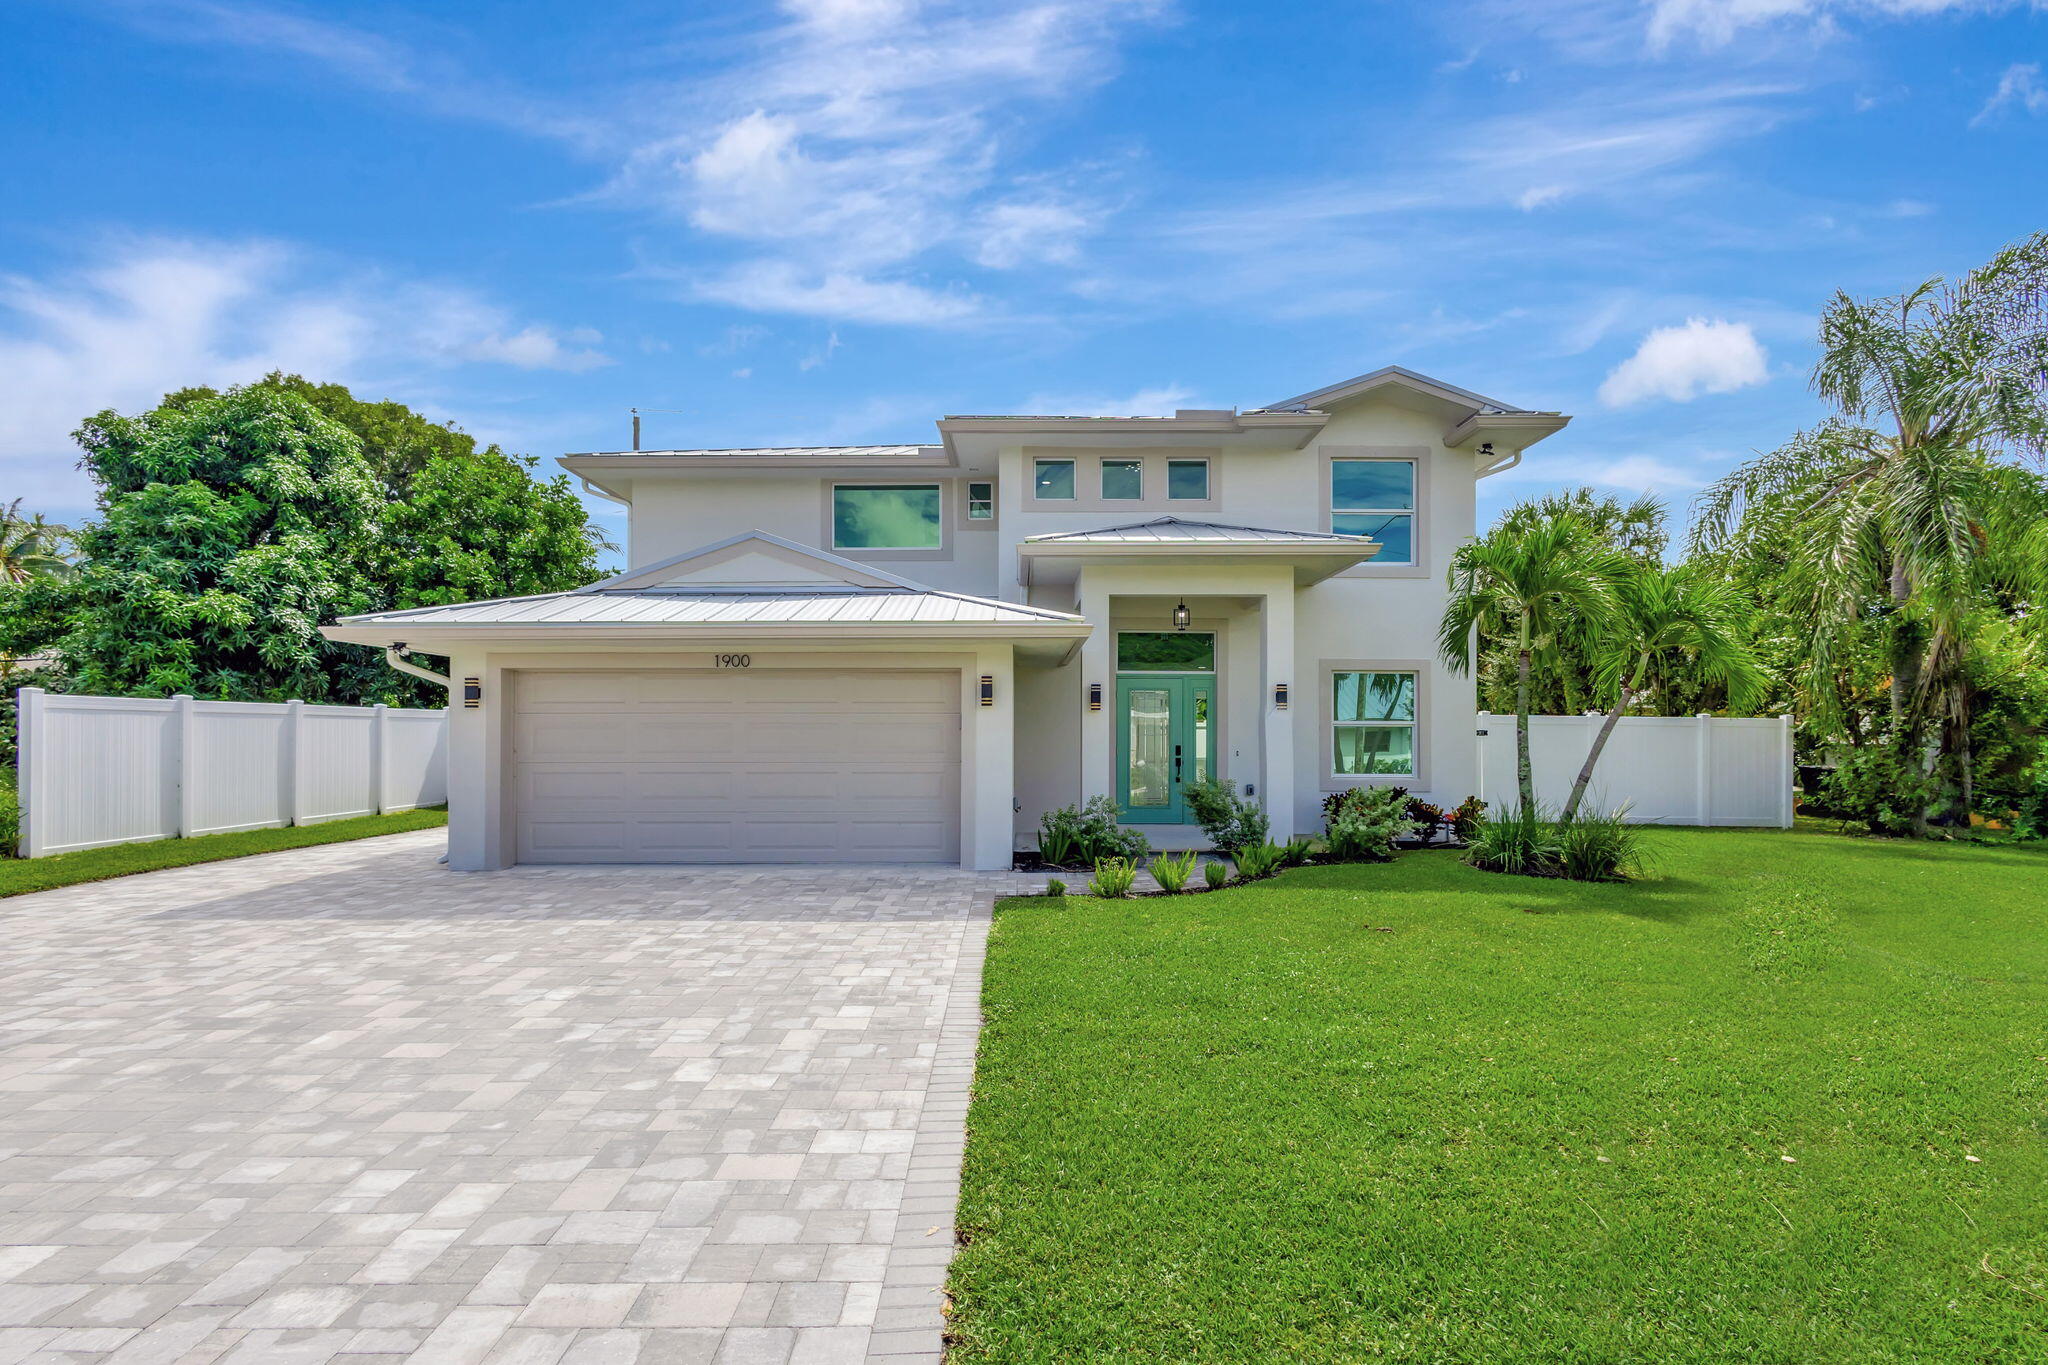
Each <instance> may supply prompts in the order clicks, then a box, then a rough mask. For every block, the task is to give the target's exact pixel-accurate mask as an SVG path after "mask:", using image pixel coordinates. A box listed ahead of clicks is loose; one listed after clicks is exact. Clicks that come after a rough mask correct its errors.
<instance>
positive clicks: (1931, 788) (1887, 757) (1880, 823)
mask: <svg viewBox="0 0 2048 1365" xmlns="http://www.w3.org/2000/svg"><path fill="white" fill-rule="evenodd" d="M1940 790H1941V783H1940V781H1939V779H1938V778H1936V777H1935V776H1934V775H1933V774H1932V773H1928V772H1924V771H1922V770H1921V768H1920V767H1919V765H1918V764H1916V763H1913V762H1911V761H1908V760H1906V759H1903V758H1901V757H1900V756H1899V754H1898V751H1897V750H1896V749H1895V748H1893V747H1892V746H1891V745H1889V744H1869V745H1865V746H1864V747H1863V748H1860V749H1852V750H1850V751H1849V752H1848V753H1846V754H1844V755H1843V756H1842V761H1841V762H1840V763H1839V764H1838V765H1837V766H1836V768H1835V770H1834V772H1832V773H1830V774H1829V775H1828V780H1827V782H1826V783H1825V784H1824V785H1823V786H1822V788H1821V805H1822V807H1823V808H1824V809H1825V810H1826V811H1827V813H1829V814H1831V815H1835V816H1839V817H1840V818H1842V819H1845V820H1859V821H1861V822H1862V823H1863V824H1865V825H1866V826H1868V827H1869V829H1870V832H1871V833H1872V834H1886V835H1893V836H1903V835H1908V834H1911V833H1912V832H1913V821H1914V819H1915V817H1916V816H1918V815H1919V813H1920V812H1921V811H1924V810H1926V809H1927V807H1928V806H1929V805H1930V804H1932V803H1933V801H1934V798H1935V796H1936V795H1937V794H1938V793H1939V792H1940Z"/></svg>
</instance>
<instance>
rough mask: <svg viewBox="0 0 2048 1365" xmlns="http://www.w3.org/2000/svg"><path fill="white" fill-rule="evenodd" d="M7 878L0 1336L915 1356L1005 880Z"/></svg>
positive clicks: (401, 1351)
mask: <svg viewBox="0 0 2048 1365" xmlns="http://www.w3.org/2000/svg"><path fill="white" fill-rule="evenodd" d="M441 846H442V837H441V833H440V831H438V830H435V831H426V832H422V833H418V834H406V835H397V836H392V837H389V838H383V839H374V840H367V841H364V842H361V843H353V844H336V845H330V846H327V847H324V848H316V849H304V850H298V851H294V852H289V853H280V854H272V855H269V856H266V857H261V858H252V859H246V860H241V861H236V862H228V863H217V864H212V865H209V866H200V867H191V868H181V869H177V870H175V871H168V872H158V873H151V874H147V875H145V876H138V877H129V878H124V879H122V880H119V881H112V882H104V883H100V884H97V885H92V886H83V887H73V888H68V889H65V890H61V891H50V892H44V893H42V894H39V895H34V896H26V897H21V898H18V899H15V900H10V901H0V963H4V978H0V1365H6V1363H7V1362H14V1361H24V1360H25V1361H36V1362H41V1361H60V1360H61V1361H72V1360H91V1361H104V1362H110V1363H111V1365H170V1363H171V1362H180V1363H181V1365H200V1362H211V1361H224V1362H234V1365H243V1363H244V1362H266V1363H270V1365H296V1363H297V1362H302V1361H324V1360H329V1359H334V1360H338V1361H345V1362H351V1365H360V1363H361V1362H367V1361H373V1360H382V1361H394V1360H400V1359H410V1360H413V1361H423V1362H434V1365H463V1363H464V1362H501V1361H502V1362H514V1361H517V1362H532V1363H535V1365H545V1363H546V1362H554V1361H564V1362H596V1361H603V1362H614V1361H619V1362H625V1361H635V1360H638V1361H643V1362H649V1365H653V1363H654V1362H680V1361H716V1362H741V1361H767V1362H785V1361H799V1362H819V1363H822V1362H837V1361H859V1360H863V1359H871V1358H885V1359H896V1360H902V1359H905V1358H909V1359H916V1358H917V1357H918V1356H920V1355H923V1356H925V1357H927V1358H930V1357H931V1356H932V1354H933V1353H935V1352H936V1350H937V1345H938V1335H937V1325H938V1317H937V1311H938V1303H939V1296H938V1284H939V1280H940V1277H941V1276H942V1274H943V1268H944V1264H945V1261H946V1259H947V1256H948V1254H949V1251H950V1242H951V1237H950V1227H951V1216H950V1215H951V1207H952V1197H953V1194H954V1192H955V1189H956V1182H957V1173H958V1163H959V1148H960V1123H961V1119H962V1117H963V1116H964V1112H965V1107H966V1086H967V1079H968V1073H969V1068H970V1067H971V1063H972V1055H973V1029H974V1018H975V1010H976V1004H977V992H978V985H979V964H980V953H981V946H982V942H983V939H984V937H985V932H986V924H987V914H986V911H987V906H988V904H989V902H990V901H991V899H992V898H993V897H994V896H996V895H998V894H1000V893H1002V892H1003V891H1006V890H1009V889H1012V888H1015V887H1018V886H1020V885H1021V879H1018V878H1014V877H1010V876H1007V875H1001V876H998V875H989V876H982V875H976V874H970V873H960V872H954V871H949V870H945V869H929V870H920V869H882V870H877V869H872V868H870V869H838V870H826V869H820V870H816V871H810V870H795V869H742V868H726V869H660V870H657V869H644V870H642V869H589V870H552V869H518V870H514V871H510V872H503V873H485V874H468V875H462V874H454V873H449V872H447V871H445V870H444V869H441V868H439V867H437V866H436V864H435V858H436V856H437V854H438V853H439V850H440V848H441Z"/></svg>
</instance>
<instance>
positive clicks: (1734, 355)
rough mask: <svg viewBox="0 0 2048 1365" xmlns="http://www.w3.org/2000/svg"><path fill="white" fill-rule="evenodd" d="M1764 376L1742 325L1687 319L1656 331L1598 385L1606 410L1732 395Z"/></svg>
mask: <svg viewBox="0 0 2048 1365" xmlns="http://www.w3.org/2000/svg"><path fill="white" fill-rule="evenodd" d="M1768 377H1769V370H1768V366H1767V362H1766V357H1765V354H1764V348H1763V347H1762V346H1761V345H1759V344H1758V342H1757V339H1756V334H1755V333H1754V332H1752V331H1751V330H1750V327H1749V324H1748V323H1746V322H1723V321H1720V320H1719V319H1716V320H1715V321H1712V322H1709V321H1708V320H1707V319H1705V318H1700V317H1694V318H1687V319H1686V321H1685V325H1684V326H1682V327H1659V328H1657V329H1656V330H1655V331H1653V332H1651V333H1650V334H1649V335H1648V336H1646V337H1644V338H1643V344H1642V345H1641V346H1639V347H1637V348H1636V353H1635V354H1634V355H1632V356H1630V357H1629V358H1628V359H1627V360H1624V361H1622V362H1621V364H1619V365H1617V366H1615V367H1614V370H1613V371H1612V372H1611V373H1610V374H1609V375H1608V376H1607V381H1606V382H1605V383H1604V384H1602V385H1601V386H1600V401H1601V402H1602V403H1605V404H1606V405H1607V406H1608V407H1610V408H1619V407H1626V406H1628V405H1629V404H1631V403H1641V402H1644V401H1645V400H1648V399H1651V398H1664V399H1668V400H1670V401H1671V402H1674V403H1686V402H1690V401H1692V400H1693V399H1694V398H1696V397H1698V396H1699V395H1701V394H1703V393H1733V392H1734V391H1735V390H1737V389H1744V388H1748V387H1749V386H1750V385H1752V384H1761V383H1763V382H1764V380H1765V379H1767V378H1768Z"/></svg>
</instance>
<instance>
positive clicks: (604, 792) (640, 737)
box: [513, 668, 960, 863]
mask: <svg viewBox="0 0 2048 1365" xmlns="http://www.w3.org/2000/svg"><path fill="white" fill-rule="evenodd" d="M515 690H516V694H517V695H516V699H515V703H514V705H515V708H516V710H515V714H514V717H513V764H514V768H513V772H514V779H513V781H514V787H515V790H514V801H515V803H516V819H517V822H518V838H519V860H520V861H521V862H526V863H722V862H733V863H794V862H956V861H958V859H959V856H960V675H959V674H957V673H892V672H865V673H863V672H830V671H811V670H799V669H781V670H776V669H759V668H754V669H746V670H732V671H724V672H711V673H706V672H671V671H654V670H641V671H622V672H617V673H596V672H592V673H553V672H530V673H522V674H521V675H519V678H518V680H517V685H516V689H515Z"/></svg>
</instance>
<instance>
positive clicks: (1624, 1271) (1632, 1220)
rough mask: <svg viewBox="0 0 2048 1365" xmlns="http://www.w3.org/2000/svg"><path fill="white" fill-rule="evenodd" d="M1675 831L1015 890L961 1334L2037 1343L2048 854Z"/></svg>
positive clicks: (1455, 1349)
mask: <svg viewBox="0 0 2048 1365" xmlns="http://www.w3.org/2000/svg"><path fill="white" fill-rule="evenodd" d="M1650 841H1651V842H1650V850H1651V853H1652V856H1653V858H1654V870H1653V875H1652V876H1651V877H1650V878H1649V879H1647V880H1644V881H1641V882H1638V883H1635V884H1632V885H1624V886H1585V885H1578V884H1573V883H1566V882H1550V881H1537V880H1529V879H1522V878H1508V877H1502V876H1498V875H1493V874H1488V873H1482V872H1477V871H1474V870H1472V869H1469V868H1466V867H1463V866H1461V865H1460V864H1459V863H1458V862H1457V861H1456V860H1455V855H1452V854H1442V853H1435V854H1412V855H1409V856H1406V857H1404V858H1402V859H1400V860H1399V861H1397V862H1396V863H1394V864H1392V865H1387V866H1377V867H1340V868H1305V869H1301V870H1298V871H1295V872H1291V873H1287V874H1285V875H1283V876H1282V877H1280V878H1279V879H1277V880H1274V881H1269V882H1265V883H1261V884H1258V885H1254V886H1251V887H1247V888H1244V889H1241V890H1234V891H1229V892H1224V893H1221V894H1216V895H1208V896H1200V897H1182V898H1173V899H1146V900H1135V901H1126V902H1111V901H1095V900H1089V899H1078V898H1077V899H1070V900H1067V901H1055V900H1044V899H1020V900H1012V901H1007V902H1004V903H1003V904H1002V906H1001V907H1000V908H999V910H998V913H997V919H996V924H995V930H994V936H993V938H992V940H991V945H990V956H989V964H988V975H987V985H986V994H985V997H984V999H985V1004H984V1012H985V1014H986V1017H987V1020H988V1028H987V1031H986V1032H985V1033H984V1034H983V1037H982V1043H981V1057H980V1063H979V1067H978V1072H977V1078H976V1096H975V1101H974V1106H973V1109H972V1112H971V1115H970V1118H969V1126H970V1130H971V1138H970V1141H969V1146H968V1153H967V1166H966V1185H965V1190H964V1192H963V1196H962V1204H961V1213H960V1227H961V1232H962V1237H963V1239H964V1240H965V1242H966V1245H965V1247H964V1248H963V1250H962V1251H961V1253H960V1255H959V1257H958V1259H957V1260H956V1261H955V1263H954V1269H953V1273H952V1293H953V1297H954V1317H953V1328H952V1331H953V1333H954V1335H955V1338H956V1345H955V1356H954V1359H955V1360H956V1361H959V1362H970V1361H974V1362H979V1361H1004V1362H1009V1361H1062V1362H1066V1361H1108V1360H1127V1361H1276V1362H1278V1361H1347V1362H1348V1361H1431V1362H1459V1363H1460V1365H1462V1363H1463V1362H1481V1361H1499V1362H1509V1361H1513V1362H1531V1361H1573V1362H1585V1363H1586V1365H1596V1363H1597V1365H1613V1363H1614V1362H1632V1361H1671V1362H1681V1361H1682V1362H1701V1361H1729V1362H1735V1361H1740V1362H1746V1363H1748V1362H1801V1363H1802V1365H1804V1363H1805V1362H1818V1361H1829V1362H1835V1361H1840V1362H1851V1361H1854V1362H1882V1361H1899V1362H1904V1361H1915V1362H1919V1361H2007V1360H2014V1361H2016V1360H2022V1359H2028V1360H2041V1359H2048V1117H2044V1116H2048V932H2044V930H2048V854H2044V853H2043V852H2040V851H2037V850H2032V849H2026V848H2020V847H2013V846H2007V847H1989V848H1987V847H1970V846H1955V845H1948V846H1936V845H1905V844H1896V843H1887V842H1880V841H1876V840H1869V839H1848V838H1842V837H1838V836H1831V835H1826V834H1820V833H1805V832H1801V833H1779V832H1765V831H1733V830H1726V831H1706V830H1659V831H1655V832H1653V833H1652V834H1651V836H1650ZM1802 894H1803V895H1805V896H1806V897H1807V898H1808V899H1807V900H1806V901H1805V902H1802V901H1801V896H1802ZM1814 898H1818V899H1819V900H1820V901H1822V902H1823V904H1821V905H1820V906H1818V907H1817V908H1816V907H1815V906H1814V905H1813V899H1814ZM1830 907H1831V912H1830ZM1830 913H1831V914H1832V919H1831V918H1830ZM1787 1157H1790V1158H1791V1160H1790V1161H1788V1160H1786V1158H1787ZM1971 1157H1975V1158H1978V1159H1977V1160H1975V1161H1972V1160H1970V1159H1969V1158H1971Z"/></svg>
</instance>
